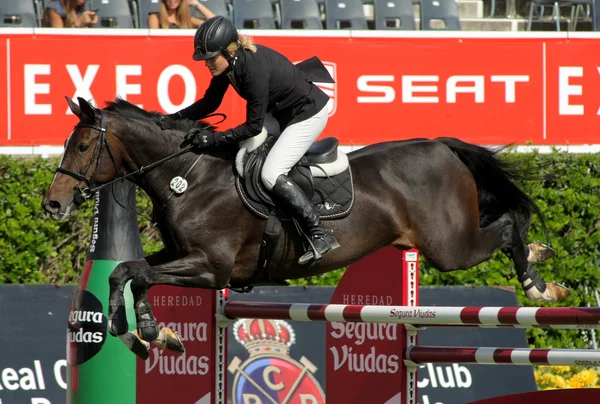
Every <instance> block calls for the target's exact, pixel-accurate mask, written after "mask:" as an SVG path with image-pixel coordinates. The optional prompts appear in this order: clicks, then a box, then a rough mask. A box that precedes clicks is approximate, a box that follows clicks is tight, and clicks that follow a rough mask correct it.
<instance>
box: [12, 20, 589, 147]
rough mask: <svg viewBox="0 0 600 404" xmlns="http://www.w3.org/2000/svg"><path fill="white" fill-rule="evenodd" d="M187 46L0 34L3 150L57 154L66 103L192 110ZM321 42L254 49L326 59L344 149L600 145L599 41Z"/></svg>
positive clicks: (240, 105)
mask: <svg viewBox="0 0 600 404" xmlns="http://www.w3.org/2000/svg"><path fill="white" fill-rule="evenodd" d="M3 32H7V31H3ZM334 34H335V33H334ZM192 35H193V32H190V33H189V35H184V36H182V35H181V33H180V34H179V35H177V36H171V35H161V36H147V35H128V36H126V35H123V36H115V35H98V34H94V35H51V34H50V33H48V31H45V32H44V33H42V34H40V33H39V32H36V35H35V36H34V35H12V36H9V35H2V34H0V52H1V54H2V56H0V80H6V82H7V83H8V84H10V85H9V86H7V88H6V89H4V88H3V87H4V86H0V97H1V99H2V100H7V102H6V105H4V106H3V107H0V122H3V123H5V124H3V125H1V126H0V146H24V145H32V144H34V145H62V144H63V142H64V140H65V139H66V137H67V136H68V135H69V133H70V131H71V128H72V126H73V125H74V124H75V123H76V119H75V118H74V117H73V116H72V115H71V114H70V113H69V112H67V104H66V102H65V99H64V97H65V96H69V97H76V96H81V97H84V98H86V99H94V100H95V102H96V104H97V105H99V106H100V107H103V106H104V105H105V101H109V100H111V99H113V98H114V96H115V95H117V94H118V95H121V96H122V97H124V98H126V99H127V100H129V101H131V102H134V103H136V104H138V105H141V106H143V108H145V109H149V110H159V111H164V112H174V111H176V110H178V109H180V108H182V107H184V106H187V105H189V104H190V103H192V102H193V101H195V100H197V99H198V98H200V97H201V96H202V95H203V94H204V90H205V89H206V86H207V85H208V82H209V79H210V76H209V74H208V73H207V69H206V68H205V66H204V64H203V63H198V62H194V61H193V60H192V59H191V54H192V50H193V49H192ZM323 35H324V36H322V37H321V36H320V37H308V36H296V35H293V34H292V33H291V34H289V35H285V36H283V35H281V36H260V35H255V39H256V41H257V42H259V43H262V44H265V45H267V46H271V47H273V48H275V49H277V50H279V51H280V52H282V53H283V54H285V55H286V56H288V57H289V58H290V59H291V60H292V61H294V62H297V61H300V60H303V59H306V58H309V57H311V56H313V55H317V56H319V57H320V58H321V60H322V61H323V62H324V63H325V64H326V66H327V67H328V68H329V69H330V71H331V72H332V74H333V75H334V76H335V79H336V84H335V85H333V86H329V87H327V86H326V85H323V86H322V88H323V89H324V90H325V91H326V92H328V94H329V95H330V97H331V103H330V120H329V124H328V126H327V128H326V130H325V133H324V134H323V136H336V137H338V138H339V139H340V141H341V143H342V144H344V145H366V144H371V143H374V142H380V141H387V140H397V139H407V138H413V137H429V138H432V137H437V136H454V137H458V138H461V139H463V140H466V141H469V142H473V143H478V144H505V143H513V142H514V143H518V144H525V143H528V142H531V143H533V144H535V145H566V144H570V145H585V144H600V142H599V141H598V135H597V133H598V130H599V129H600V124H599V119H600V118H599V117H598V113H599V107H600V105H599V104H600V100H597V97H598V96H597V94H598V92H599V91H598V88H599V87H600V74H599V70H598V69H599V68H598V66H599V63H598V61H597V59H598V56H597V52H596V48H597V46H598V39H595V38H590V39H586V38H569V39H568V40H567V39H563V38H560V37H556V36H549V37H547V38H544V37H535V38H533V37H532V38H502V37H494V38H462V39H460V38H450V37H427V38H404V37H358V38H357V37H351V36H350V35H341V34H337V35H333V34H332V33H329V34H328V33H324V34H323ZM7 91H8V92H9V94H7V93H6V92H7ZM3 104H4V103H3ZM219 112H224V113H226V114H227V115H228V120H227V121H226V124H223V125H222V126H221V127H222V128H226V127H230V126H232V125H237V124H239V123H241V122H243V121H244V119H245V102H244V101H243V100H241V99H240V98H239V97H238V96H237V94H235V92H234V90H233V89H230V90H229V91H228V94H227V96H226V98H225V100H224V101H223V103H222V105H221V108H220V109H219ZM8 114H10V116H9V115H8Z"/></svg>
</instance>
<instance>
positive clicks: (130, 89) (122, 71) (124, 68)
mask: <svg viewBox="0 0 600 404" xmlns="http://www.w3.org/2000/svg"><path fill="white" fill-rule="evenodd" d="M141 75H142V66H141V65H117V68H116V80H117V91H116V92H117V95H118V96H119V97H121V98H123V99H124V100H126V99H127V96H128V95H140V94H141V93H142V86H141V85H140V84H130V83H128V82H127V77H128V76H141ZM138 107H140V108H144V107H143V106H142V105H138Z"/></svg>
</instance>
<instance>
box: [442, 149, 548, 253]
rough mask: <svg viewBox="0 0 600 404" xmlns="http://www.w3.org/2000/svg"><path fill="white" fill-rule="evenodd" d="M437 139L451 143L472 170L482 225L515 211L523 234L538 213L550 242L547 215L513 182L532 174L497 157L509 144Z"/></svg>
mask: <svg viewBox="0 0 600 404" xmlns="http://www.w3.org/2000/svg"><path fill="white" fill-rule="evenodd" d="M435 140H436V141H438V142H440V143H443V144H444V145H446V146H448V147H449V148H450V150H452V151H453V152H454V153H455V154H456V155H457V156H458V158H459V159H460V161H462V163H463V164H464V165H465V166H467V168H468V169H469V171H471V174H472V175H473V178H474V179H475V183H476V184H477V194H478V197H479V210H480V223H481V226H482V227H484V226H487V225H488V224H490V223H491V222H493V221H495V220H497V219H498V218H499V217H500V216H502V215H503V214H505V213H507V212H514V213H515V215H516V218H517V225H518V226H519V230H520V232H521V234H522V235H523V236H524V235H525V233H526V231H527V229H528V228H529V225H530V224H531V215H532V213H535V214H536V215H537V216H538V217H539V218H540V221H541V223H542V231H543V232H544V236H545V238H546V242H547V243H548V245H550V238H549V236H548V230H547V228H546V221H545V219H544V215H543V214H542V212H541V211H540V209H539V208H538V206H537V205H536V204H535V202H534V201H533V199H531V198H530V197H529V196H528V195H527V194H525V192H523V191H522V190H521V189H520V188H519V187H518V186H517V185H516V184H515V182H514V181H515V180H524V179H531V178H532V175H529V174H528V172H526V171H524V170H523V169H521V168H520V167H518V166H517V165H516V164H515V163H510V162H507V161H505V160H501V159H499V158H498V157H497V154H498V153H500V152H501V151H502V150H504V149H505V148H506V147H508V146H503V147H498V148H495V149H489V148H485V147H481V146H477V145H473V144H470V143H466V142H463V141H461V140H459V139H455V138H437V139H435ZM524 241H525V240H524Z"/></svg>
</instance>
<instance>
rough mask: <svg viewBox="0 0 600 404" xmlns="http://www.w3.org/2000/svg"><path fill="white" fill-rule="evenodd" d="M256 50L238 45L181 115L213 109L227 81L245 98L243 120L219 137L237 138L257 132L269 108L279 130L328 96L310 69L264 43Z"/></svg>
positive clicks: (313, 110)
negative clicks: (225, 68) (223, 68)
mask: <svg viewBox="0 0 600 404" xmlns="http://www.w3.org/2000/svg"><path fill="white" fill-rule="evenodd" d="M256 49H257V50H256V52H252V51H250V50H247V49H244V48H241V49H240V50H238V51H237V53H236V55H235V56H234V58H233V60H232V61H231V62H230V65H231V68H230V69H229V70H228V71H227V72H226V73H223V74H221V75H219V76H216V77H213V78H212V80H211V81H210V85H209V87H208V89H207V90H206V93H205V94H204V96H203V97H202V98H201V99H200V100H198V101H196V102H195V103H194V104H192V105H190V106H189V107H187V108H185V109H182V110H181V111H179V114H180V115H181V117H182V118H187V119H193V120H198V119H202V118H204V117H205V116H206V115H208V114H210V113H212V112H214V111H215V110H216V109H217V108H219V106H220V105H221V102H222V101H223V97H224V96H225V92H226V91H227V88H228V87H229V84H231V85H232V86H233V88H234V89H235V91H236V92H237V93H238V94H239V95H240V97H242V98H243V99H245V100H246V101H247V104H246V122H245V123H243V124H241V125H239V126H236V127H235V128H232V129H229V130H227V131H225V132H222V133H221V136H222V139H220V141H222V142H226V143H234V142H239V141H242V140H244V139H248V138H250V137H252V136H256V135H257V134H259V133H260V131H261V130H262V128H263V121H264V118H265V115H266V114H267V113H268V112H270V113H271V114H272V115H273V117H274V118H275V119H276V120H277V121H278V122H279V125H280V128H281V130H283V129H284V128H285V127H287V126H288V125H290V124H293V123H296V122H300V121H303V120H305V119H308V118H310V117H311V116H313V115H315V114H316V113H317V112H319V111H320V110H321V109H323V107H325V105H327V102H328V101H329V97H328V96H327V95H326V94H325V93H324V92H323V91H322V90H321V89H319V88H318V87H317V86H315V85H314V84H313V83H311V82H310V81H308V80H309V76H310V74H309V73H310V72H307V71H305V70H302V69H301V68H299V67H297V66H295V65H294V64H292V63H291V62H290V61H289V60H288V59H287V58H286V57H285V56H283V55H282V54H280V53H278V52H276V51H274V50H273V49H270V48H268V47H266V46H261V45H256Z"/></svg>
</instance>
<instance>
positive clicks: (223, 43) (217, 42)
mask: <svg viewBox="0 0 600 404" xmlns="http://www.w3.org/2000/svg"><path fill="white" fill-rule="evenodd" d="M238 39H239V35H238V32H237V29H235V26H234V25H233V23H232V22H231V21H229V20H228V19H227V18H225V17H223V16H221V15H218V16H215V17H212V18H209V19H208V20H206V21H204V23H203V24H202V25H200V27H198V29H197V30H196V36H195V37H194V55H193V56H192V58H193V59H194V60H207V59H211V58H213V57H215V56H217V55H218V54H219V53H223V55H224V56H225V58H226V59H227V60H229V59H230V57H229V54H228V53H227V50H226V49H227V46H229V44H230V43H232V42H236V41H237V40H238Z"/></svg>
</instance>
